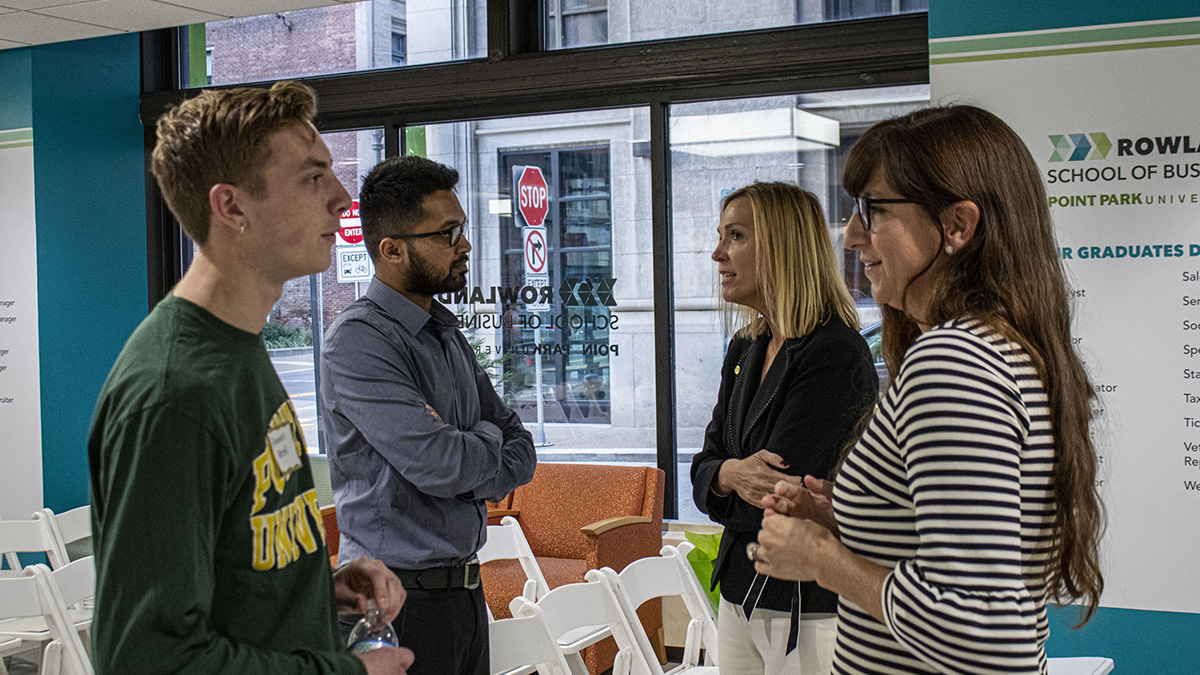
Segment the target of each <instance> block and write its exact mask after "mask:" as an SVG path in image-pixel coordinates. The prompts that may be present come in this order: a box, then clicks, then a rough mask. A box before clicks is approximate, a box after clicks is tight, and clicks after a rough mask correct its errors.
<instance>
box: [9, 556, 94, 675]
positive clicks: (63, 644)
mask: <svg viewBox="0 0 1200 675" xmlns="http://www.w3.org/2000/svg"><path fill="white" fill-rule="evenodd" d="M85 567H86V565H84V566H82V567H81V568H79V569H80V570H81V571H85V570H84V568H85ZM75 573H78V572H75ZM52 574H53V573H52V572H51V571H50V568H48V567H46V566H45V565H40V564H39V565H31V566H30V567H28V568H26V570H25V572H24V575H23V576H20V577H6V578H3V579H0V625H12V624H18V623H21V622H28V623H40V624H41V625H42V626H44V627H45V630H46V633H47V635H48V637H47V642H48V645H47V647H46V648H45V649H44V650H43V653H42V657H41V664H42V665H41V672H42V673H44V674H45V675H60V673H61V674H62V675H94V674H93V671H92V666H91V661H90V660H89V659H88V656H87V651H86V650H85V649H84V646H83V643H82V641H81V640H80V638H79V634H78V633H76V632H75V631H74V630H73V627H72V626H71V624H70V623H69V621H68V619H67V608H66V605H65V604H64V602H63V597H62V594H61V593H60V592H59V591H58V590H57V588H56V586H55V582H54V579H53V577H52ZM73 574H74V573H73ZM64 580H65V577H64ZM4 640H6V638H5V637H0V641H4ZM6 643H7V642H6ZM2 672H5V671H4V665H3V661H0V673H2Z"/></svg>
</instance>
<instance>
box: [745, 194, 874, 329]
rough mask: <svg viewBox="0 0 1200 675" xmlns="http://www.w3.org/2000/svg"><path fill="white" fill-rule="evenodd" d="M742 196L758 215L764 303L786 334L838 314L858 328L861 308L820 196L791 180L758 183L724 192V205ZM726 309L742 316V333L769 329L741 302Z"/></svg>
mask: <svg viewBox="0 0 1200 675" xmlns="http://www.w3.org/2000/svg"><path fill="white" fill-rule="evenodd" d="M741 198H745V199H746V201H748V202H750V211H751V213H752V214H753V217H754V266H755V268H756V269H755V272H756V276H757V278H758V285H759V288H760V289H761V290H762V296H763V302H764V303H765V304H766V310H767V314H768V315H769V316H770V317H771V318H772V319H773V320H774V322H775V326H776V328H778V329H779V332H780V333H781V334H782V337H783V338H784V339H787V338H794V337H800V336H802V335H807V334H808V333H810V332H812V330H813V329H814V328H816V327H817V326H818V325H820V324H821V323H823V322H824V321H826V320H827V319H828V318H829V317H830V316H831V315H834V314H836V315H837V316H838V317H840V318H841V320H842V322H843V323H845V324H846V325H847V326H850V327H851V328H855V329H857V328H858V311H857V310H856V309H855V306H854V300H853V299H852V298H851V297H850V291H848V290H847V289H846V281H845V280H844V279H843V278H842V273H841V270H840V269H839V268H838V263H837V258H836V257H834V254H833V244H831V243H830V241H829V230H828V228H827V227H826V225H825V214H824V213H822V211H821V203H820V202H819V201H817V198H816V197H814V196H813V194H812V193H811V192H808V191H807V190H802V189H801V188H799V187H797V186H795V185H792V184H791V183H782V182H771V183H764V182H754V183H751V184H750V185H747V186H746V187H743V188H741V189H739V190H735V191H734V192H733V193H731V194H730V195H729V196H728V197H726V198H725V199H724V200H723V201H722V202H721V208H722V210H724V208H725V207H727V206H729V203H730V202H732V201H733V200H735V199H741ZM726 309H727V310H728V311H730V312H732V313H735V314H737V315H738V317H739V318H740V319H741V320H740V321H739V322H738V323H740V324H741V325H742V327H741V329H740V330H739V331H738V334H739V335H742V336H744V337H754V336H757V335H762V334H763V333H766V332H767V328H768V327H767V322H766V319H765V317H763V316H759V314H758V312H757V311H755V310H753V309H750V308H749V307H745V306H743V305H738V306H737V307H736V308H731V307H727V308H726Z"/></svg>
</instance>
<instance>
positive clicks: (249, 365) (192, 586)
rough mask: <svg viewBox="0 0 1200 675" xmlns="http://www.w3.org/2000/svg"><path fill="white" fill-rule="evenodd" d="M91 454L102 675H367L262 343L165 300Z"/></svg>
mask: <svg viewBox="0 0 1200 675" xmlns="http://www.w3.org/2000/svg"><path fill="white" fill-rule="evenodd" d="M273 451H274V452H273ZM297 455H298V456H297ZM88 462H89V465H90V468H91V487H92V514H93V515H92V526H93V533H94V544H95V551H96V566H97V591H96V613H95V622H94V625H93V627H92V654H93V659H94V661H95V667H96V672H97V674H98V675H140V674H142V673H146V674H157V673H181V674H183V673H205V674H217V673H220V674H222V675H227V674H229V675H234V674H238V673H247V674H250V673H253V674H256V675H258V674H266V673H289V674H290V673H296V674H313V675H316V674H326V673H345V674H347V675H351V674H353V675H364V674H365V672H366V670H365V668H364V667H363V666H362V663H361V662H360V661H359V660H358V659H357V658H355V657H353V656H351V655H350V654H349V653H347V651H346V650H345V648H344V646H343V645H342V640H341V637H340V632H339V629H338V624H337V616H336V610H335V604H334V595H333V578H332V575H331V573H330V569H329V554H328V552H327V551H326V548H325V532H324V529H323V526H322V522H321V516H320V509H319V508H318V506H317V493H316V490H315V488H314V487H313V479H312V473H311V470H310V468H309V462H308V454H307V452H306V449H305V445H304V436H303V433H302V432H301V430H300V424H299V422H298V420H297V419H296V414H295V410H294V409H293V408H292V404H291V402H290V401H289V400H288V398H287V393H286V392H285V391H284V389H283V386H282V385H281V384H280V382H279V378H278V377H277V376H276V374H275V371H274V369H273V368H272V367H271V362H270V359H269V357H268V356H267V352H266V349H265V348H264V346H263V342H262V339H261V338H260V336H258V335H256V334H252V333H247V332H245V331H241V330H238V329H237V328H234V327H233V326H230V325H229V324H227V323H225V322H223V321H221V320H219V319H217V318H216V317H214V316H213V315H212V314H210V313H208V312H207V311H205V310H204V309H202V308H200V307H198V306H197V305H195V304H192V303H190V302H188V301H186V300H181V299H179V298H176V297H174V296H168V297H167V298H166V299H165V300H163V301H162V302H161V303H159V305H158V306H157V307H156V308H155V309H154V311H153V312H151V313H150V316H149V317H147V318H146V320H145V321H143V322H142V324H141V326H139V327H138V329H137V330H136V331H135V332H134V334H133V336H132V337H130V339H129V342H127V343H126V345H125V348H124V350H122V352H121V355H120V356H119V357H118V358H117V362H116V364H115V365H114V366H113V369H112V372H111V373H109V376H108V380H107V381H106V382H105V383H104V387H103V389H102V391H101V393H100V398H99V401H98V402H97V404H96V411H95V413H94V416H93V419H92V429H91V434H90V436H89V439H88ZM293 464H294V465H296V467H298V468H293V469H292V470H291V471H287V469H288V468H289V467H290V466H292V465H293Z"/></svg>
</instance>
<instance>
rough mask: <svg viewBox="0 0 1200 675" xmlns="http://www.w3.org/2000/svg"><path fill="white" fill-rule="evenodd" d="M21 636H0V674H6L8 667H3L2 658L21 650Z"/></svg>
mask: <svg viewBox="0 0 1200 675" xmlns="http://www.w3.org/2000/svg"><path fill="white" fill-rule="evenodd" d="M3 592H4V586H3V584H0V593H3ZM4 616H5V613H4V607H3V601H2V600H0V618H4ZM21 644H22V642H21V638H0V675H8V669H7V668H5V667H4V659H6V658H8V657H10V656H12V655H13V654H16V653H17V652H19V651H21Z"/></svg>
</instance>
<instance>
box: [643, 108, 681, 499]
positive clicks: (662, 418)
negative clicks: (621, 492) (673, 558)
mask: <svg viewBox="0 0 1200 675" xmlns="http://www.w3.org/2000/svg"><path fill="white" fill-rule="evenodd" d="M669 105H670V104H669V103H667V102H666V101H658V102H655V103H652V104H651V105H650V213H651V222H652V223H653V225H652V229H653V232H652V234H651V241H652V248H651V250H652V252H653V256H652V257H653V259H654V262H653V276H654V374H655V377H654V391H655V406H654V407H655V436H656V438H657V448H658V468H660V469H662V470H663V473H665V474H666V484H665V490H664V494H663V518H669V519H674V518H678V517H679V477H678V476H677V475H676V473H677V472H676V467H677V466H678V464H679V449H678V448H677V447H676V446H677V438H676V435H677V434H676V429H675V417H676V415H675V412H676V411H675V296H674V294H673V288H674V283H673V277H674V272H673V269H672V268H673V260H672V256H673V247H672V236H671V155H670V147H669V142H670V140H669V138H668V133H669V126H668V124H669V109H668V106H669Z"/></svg>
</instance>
